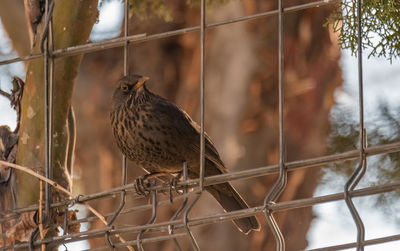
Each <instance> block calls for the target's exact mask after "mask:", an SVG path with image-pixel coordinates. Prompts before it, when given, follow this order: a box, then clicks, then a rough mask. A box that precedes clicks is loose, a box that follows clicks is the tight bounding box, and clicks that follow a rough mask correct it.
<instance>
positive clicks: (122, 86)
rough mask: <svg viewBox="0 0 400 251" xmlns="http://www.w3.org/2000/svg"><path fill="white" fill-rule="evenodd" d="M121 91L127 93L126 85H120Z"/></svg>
mask: <svg viewBox="0 0 400 251" xmlns="http://www.w3.org/2000/svg"><path fill="white" fill-rule="evenodd" d="M121 90H122V91H124V92H127V91H128V90H129V87H128V85H126V84H122V85H121Z"/></svg>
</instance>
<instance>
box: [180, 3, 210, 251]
mask: <svg viewBox="0 0 400 251" xmlns="http://www.w3.org/2000/svg"><path fill="white" fill-rule="evenodd" d="M205 29H206V4H205V0H201V7H200V175H199V189H198V190H197V195H196V197H195V198H194V200H192V202H191V203H190V204H189V205H188V207H187V208H186V210H185V212H184V213H183V222H184V223H185V230H186V233H187V234H188V235H189V238H190V243H191V244H192V247H193V249H194V250H196V251H200V246H199V244H198V243H197V241H196V239H195V237H194V235H193V233H192V231H191V230H190V226H189V218H188V217H189V213H190V211H191V210H192V209H193V207H194V205H195V204H196V203H197V201H199V199H200V197H201V194H202V192H203V189H204V168H205V138H204V113H205V81H204V70H205V69H204V55H205Z"/></svg>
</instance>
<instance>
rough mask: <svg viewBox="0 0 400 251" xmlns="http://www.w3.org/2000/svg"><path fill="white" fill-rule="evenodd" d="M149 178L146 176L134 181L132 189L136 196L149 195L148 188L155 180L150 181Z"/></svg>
mask: <svg viewBox="0 0 400 251" xmlns="http://www.w3.org/2000/svg"><path fill="white" fill-rule="evenodd" d="M149 178H150V177H149V175H147V174H146V175H144V176H140V177H138V178H136V179H135V182H134V184H133V187H134V188H135V190H136V193H137V194H139V195H143V196H147V195H149V194H150V192H151V190H150V188H151V186H152V185H153V184H154V183H155V180H150V179H149Z"/></svg>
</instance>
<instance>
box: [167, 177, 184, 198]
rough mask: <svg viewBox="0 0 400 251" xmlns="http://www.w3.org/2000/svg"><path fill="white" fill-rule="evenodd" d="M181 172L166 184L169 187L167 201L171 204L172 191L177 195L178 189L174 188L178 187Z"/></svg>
mask: <svg viewBox="0 0 400 251" xmlns="http://www.w3.org/2000/svg"><path fill="white" fill-rule="evenodd" d="M182 174H183V172H179V173H178V174H177V175H176V176H174V177H173V178H172V179H170V180H169V181H168V182H167V185H168V186H169V201H170V202H171V203H172V199H173V196H172V190H175V192H177V193H179V191H178V189H176V186H177V185H178V182H179V180H180V179H181V177H182Z"/></svg>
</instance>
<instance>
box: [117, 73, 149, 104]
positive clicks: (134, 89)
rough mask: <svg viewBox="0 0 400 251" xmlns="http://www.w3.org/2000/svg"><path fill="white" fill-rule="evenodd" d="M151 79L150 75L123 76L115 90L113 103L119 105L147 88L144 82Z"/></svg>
mask: <svg viewBox="0 0 400 251" xmlns="http://www.w3.org/2000/svg"><path fill="white" fill-rule="evenodd" d="M147 80H149V78H148V77H143V76H140V75H136V74H132V75H128V76H124V77H122V78H121V79H120V80H119V81H118V86H117V88H116V89H115V91H114V95H113V98H112V100H113V104H114V107H117V106H119V105H121V104H123V103H125V102H126V101H127V100H129V99H131V98H135V97H136V96H137V95H138V94H140V93H143V91H144V90H145V87H144V83H146V81H147Z"/></svg>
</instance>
